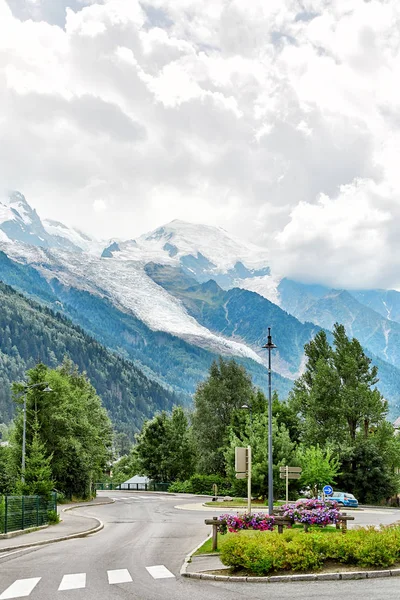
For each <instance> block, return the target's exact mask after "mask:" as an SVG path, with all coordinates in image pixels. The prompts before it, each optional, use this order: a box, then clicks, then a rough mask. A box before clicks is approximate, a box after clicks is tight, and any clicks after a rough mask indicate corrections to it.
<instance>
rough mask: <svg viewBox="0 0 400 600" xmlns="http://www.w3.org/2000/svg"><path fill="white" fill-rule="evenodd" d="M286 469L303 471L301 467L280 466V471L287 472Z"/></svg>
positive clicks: (296, 471) (293, 471) (295, 471)
mask: <svg viewBox="0 0 400 600" xmlns="http://www.w3.org/2000/svg"><path fill="white" fill-rule="evenodd" d="M286 469H287V470H288V472H289V473H301V471H302V468H301V467H279V472H280V473H286Z"/></svg>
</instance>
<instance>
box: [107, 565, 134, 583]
mask: <svg viewBox="0 0 400 600" xmlns="http://www.w3.org/2000/svg"><path fill="white" fill-rule="evenodd" d="M107 575H108V583H109V584H110V585H112V584H113V583H129V582H130V581H132V577H131V575H130V573H129V571H128V569H114V570H113V571H107Z"/></svg>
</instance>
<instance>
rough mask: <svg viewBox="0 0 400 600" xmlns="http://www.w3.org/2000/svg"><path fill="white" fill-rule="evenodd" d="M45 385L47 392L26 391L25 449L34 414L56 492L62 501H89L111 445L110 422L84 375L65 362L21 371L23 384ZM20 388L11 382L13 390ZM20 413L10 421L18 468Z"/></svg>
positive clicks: (29, 437) (68, 362)
mask: <svg viewBox="0 0 400 600" xmlns="http://www.w3.org/2000/svg"><path fill="white" fill-rule="evenodd" d="M40 382H48V383H49V385H50V387H51V389H52V390H53V391H52V392H51V393H44V392H43V391H42V390H41V389H40V388H34V389H30V390H28V392H27V393H26V407H27V426H26V442H27V447H29V446H30V445H31V444H32V441H33V437H34V433H35V429H34V423H35V413H36V414H37V420H38V424H39V431H40V439H41V441H42V443H43V444H44V449H45V454H46V455H47V456H50V455H51V456H52V458H51V472H52V478H53V480H54V481H55V485H56V488H57V489H59V490H60V491H62V492H64V493H65V494H66V496H67V497H72V496H76V497H80V498H86V497H90V496H91V495H92V493H93V484H94V482H95V481H96V480H97V479H98V478H100V477H101V475H102V473H103V471H104V469H105V467H106V466H107V465H108V464H109V461H110V458H111V447H112V427H111V422H110V419H109V417H108V415H107V413H106V411H105V409H104V408H103V407H102V405H101V400H100V398H99V397H98V396H97V394H96V392H95V390H94V388H93V387H92V385H91V384H90V382H89V381H88V379H87V377H86V375H85V374H82V373H79V371H78V369H77V368H76V367H75V366H74V365H73V364H72V363H71V362H70V361H68V360H65V361H64V363H63V364H62V365H61V366H60V367H59V368H57V369H50V368H49V367H46V366H45V365H43V364H38V365H36V367H35V368H33V369H31V370H30V371H28V373H27V385H33V384H37V383H40ZM20 390H21V386H19V385H18V384H16V385H15V386H14V392H15V393H18V392H19V391H20ZM22 417H23V415H22V409H21V408H20V410H19V411H18V413H17V416H16V419H15V435H14V441H13V453H14V457H15V461H16V465H19V464H20V456H21V444H22V420H23V418H22Z"/></svg>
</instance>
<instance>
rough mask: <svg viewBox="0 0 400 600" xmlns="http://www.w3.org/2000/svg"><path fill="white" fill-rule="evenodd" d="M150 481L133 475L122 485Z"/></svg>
mask: <svg viewBox="0 0 400 600" xmlns="http://www.w3.org/2000/svg"><path fill="white" fill-rule="evenodd" d="M149 482H150V479H149V478H148V477H143V476H142V475H134V476H133V477H131V478H130V479H127V480H126V481H124V483H149Z"/></svg>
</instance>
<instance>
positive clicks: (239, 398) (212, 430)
mask: <svg viewBox="0 0 400 600" xmlns="http://www.w3.org/2000/svg"><path fill="white" fill-rule="evenodd" d="M260 402H262V398H261V396H260V395H259V394H258V393H257V390H256V389H255V388H254V386H253V384H252V382H251V378H250V376H249V375H248V373H247V372H246V370H245V369H244V367H242V366H241V365H239V364H238V363H237V362H235V361H234V360H228V361H226V360H224V359H223V358H220V359H219V361H218V362H213V363H212V365H211V367H210V371H209V376H208V378H207V379H206V380H205V381H203V382H202V383H200V384H199V386H198V387H197V390H196V393H195V396H194V414H193V434H194V438H195V443H196V447H197V454H198V466H197V470H198V471H199V472H200V473H204V474H219V475H221V476H225V456H224V452H225V449H226V447H227V446H228V445H229V431H228V427H229V426H230V425H231V424H232V419H233V418H235V416H234V415H236V418H237V419H238V418H239V421H240V420H243V419H244V418H245V416H244V414H242V413H243V411H242V413H240V414H241V416H240V417H238V411H237V409H239V408H240V407H241V406H243V405H244V404H247V405H253V404H254V405H256V404H257V403H260Z"/></svg>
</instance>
